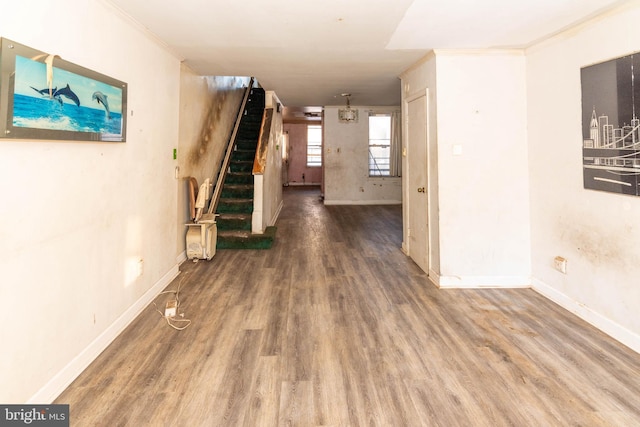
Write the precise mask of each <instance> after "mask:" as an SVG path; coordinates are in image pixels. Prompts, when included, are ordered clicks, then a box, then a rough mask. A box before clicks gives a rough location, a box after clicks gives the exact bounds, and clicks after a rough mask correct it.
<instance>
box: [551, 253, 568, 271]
mask: <svg viewBox="0 0 640 427" xmlns="http://www.w3.org/2000/svg"><path fill="white" fill-rule="evenodd" d="M553 266H554V267H555V269H556V270H558V271H559V272H560V273H562V274H567V259H566V258H563V257H561V256H557V257H555V258H554V259H553Z"/></svg>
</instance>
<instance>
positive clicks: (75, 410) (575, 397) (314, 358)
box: [56, 188, 640, 426]
mask: <svg viewBox="0 0 640 427" xmlns="http://www.w3.org/2000/svg"><path fill="white" fill-rule="evenodd" d="M318 196H319V193H318V191H317V190H315V189H313V190H309V189H305V188H301V189H300V188H288V189H286V191H285V208H284V210H283V212H282V214H281V217H280V219H279V220H278V224H277V226H278V232H277V235H276V242H275V244H274V246H273V248H272V249H271V250H266V251H261V250H247V251H238V250H222V251H219V252H218V253H217V254H216V256H215V257H214V258H213V259H212V260H211V261H209V262H206V261H201V262H199V263H197V264H194V263H192V262H185V263H184V264H183V265H182V267H181V270H182V273H181V274H180V275H179V276H178V278H177V279H176V280H175V281H174V282H173V283H172V284H171V285H170V286H169V288H168V289H176V287H177V286H178V283H179V282H180V281H182V287H181V292H180V296H181V311H184V312H185V315H186V317H188V318H190V319H191V320H192V321H193V323H192V324H191V326H190V327H188V328H187V329H185V330H184V331H176V330H173V329H171V328H169V327H168V326H167V324H166V323H165V321H164V320H163V319H162V318H161V317H160V316H159V314H158V313H157V312H156V310H155V308H154V307H153V305H151V306H149V307H147V309H146V310H145V311H144V312H143V313H142V314H141V315H140V316H139V317H138V318H137V319H136V320H135V321H134V322H133V323H132V324H131V325H130V326H129V327H128V328H127V329H126V330H125V331H124V332H123V334H122V335H121V336H120V337H118V338H117V339H116V341H114V342H113V343H112V345H111V346H110V347H109V348H108V349H107V350H105V352H104V353H103V354H102V355H101V356H100V357H99V358H98V359H97V360H96V361H95V362H94V363H93V364H92V365H91V366H90V367H89V368H88V369H87V370H86V371H85V372H84V373H83V374H82V375H81V376H80V377H79V378H78V379H77V380H76V381H75V382H74V383H73V384H71V386H70V387H69V388H68V389H67V390H66V391H65V392H64V393H63V394H62V395H61V396H60V397H59V398H58V399H57V401H56V403H68V404H70V411H71V425H73V426H240V425H244V426H282V425H287V426H288V425H292V426H364V425H367V426H567V425H576V426H578V425H580V426H632V425H640V355H638V354H637V353H635V352H633V351H631V350H629V349H628V348H626V347H624V346H622V345H621V344H619V343H617V342H615V341H614V340H612V339H611V338H609V337H607V336H606V335H604V334H603V333H601V332H599V331H598V330H596V329H595V328H593V327H591V326H590V325H588V324H586V323H585V322H583V321H581V320H580V319H578V318H577V317H575V316H573V315H572V314H570V313H568V312H566V311H565V310H563V309H561V308H560V307H558V306H556V305H555V304H554V303H552V302H550V301H548V300H546V299H545V298H543V297H541V296H540V295H538V294H537V293H535V292H534V291H532V290H528V289H517V290H438V289H437V288H436V287H434V286H433V285H432V284H430V283H429V282H428V280H427V278H426V276H425V274H424V273H422V272H421V270H419V269H418V267H417V266H416V265H415V264H413V262H412V261H411V260H410V259H408V258H407V257H406V256H405V255H404V254H403V253H402V252H401V251H400V249H399V247H400V245H401V239H402V223H401V221H402V218H401V216H402V215H401V208H400V207H399V206H375V207H372V206H328V207H324V206H323V204H322V203H321V202H320V201H319V198H318ZM166 298H167V297H166V296H160V297H158V298H157V300H156V301H157V302H158V305H159V306H164V301H165V299H166Z"/></svg>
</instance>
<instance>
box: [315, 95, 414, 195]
mask: <svg viewBox="0 0 640 427" xmlns="http://www.w3.org/2000/svg"><path fill="white" fill-rule="evenodd" d="M340 108H344V107H340V106H336V107H331V106H329V107H325V108H324V141H323V149H324V168H325V174H324V200H325V201H324V202H325V204H327V205H331V204H398V203H401V202H402V183H401V179H400V178H379V177H376V178H373V177H369V151H368V150H369V119H368V111H373V112H380V113H383V112H391V111H393V110H394V109H395V110H398V109H399V108H398V107H389V108H386V109H385V108H382V107H363V106H353V107H352V108H354V109H358V110H359V120H358V122H357V123H340V121H339V120H338V109H340Z"/></svg>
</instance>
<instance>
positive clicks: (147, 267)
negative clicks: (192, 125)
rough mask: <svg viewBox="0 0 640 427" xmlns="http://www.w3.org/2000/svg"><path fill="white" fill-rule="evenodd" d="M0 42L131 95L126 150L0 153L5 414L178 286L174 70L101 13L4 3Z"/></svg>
mask: <svg viewBox="0 0 640 427" xmlns="http://www.w3.org/2000/svg"><path fill="white" fill-rule="evenodd" d="M70 22H71V23H72V25H69V23H70ZM96 23H99V29H102V30H104V31H100V30H99V29H96ZM0 30H1V31H2V33H1V34H0V35H1V36H2V37H7V38H9V39H11V40H14V41H16V42H18V43H21V44H25V45H27V46H30V47H33V48H35V49H38V50H41V51H44V52H47V53H51V54H56V55H60V57H62V58H63V59H65V60H68V61H71V62H73V63H76V64H78V65H80V66H83V67H86V68H89V69H91V70H95V71H97V72H100V73H102V74H105V75H108V76H111V77H113V78H116V79H119V80H122V81H124V82H126V83H127V84H128V89H129V91H128V108H127V111H126V112H124V113H125V114H128V128H127V141H126V142H125V143H98V142H91V141H87V142H68V141H34V140H2V141H0V195H1V198H2V199H1V201H0V218H1V219H2V221H0V270H2V273H3V276H2V280H1V282H0V301H2V302H3V303H2V304H3V309H2V310H1V311H0V322H1V323H2V328H1V329H0V342H2V345H3V350H2V352H0V378H1V379H2V381H1V384H2V385H1V386H0V402H3V403H24V402H26V401H28V400H31V399H34V401H37V402H40V403H45V402H48V401H50V400H52V398H53V396H54V395H55V394H56V393H59V392H60V391H62V388H64V387H65V386H66V384H68V382H69V381H71V380H72V379H73V378H74V375H77V374H79V371H80V370H81V369H83V367H84V366H86V364H88V363H89V362H91V360H92V358H93V357H95V356H96V355H97V353H99V352H100V351H101V349H103V348H104V346H106V345H107V344H108V343H109V342H110V340H111V339H112V338H113V337H115V336H116V335H117V333H118V332H119V331H120V330H121V328H122V327H124V326H125V325H126V323H127V322H128V320H130V319H132V318H133V317H135V315H136V314H137V313H138V312H139V310H141V309H142V307H144V305H146V301H148V299H147V298H148V297H149V295H151V297H153V295H154V294H155V292H156V289H158V288H160V289H162V287H164V286H166V284H167V283H168V281H170V280H171V279H172V278H173V277H174V276H175V274H177V262H176V255H177V253H178V252H177V248H176V244H175V235H176V193H177V181H176V179H175V178H174V168H175V165H176V163H175V161H174V160H173V159H172V156H171V151H172V149H173V148H174V147H176V145H177V143H178V112H179V104H178V98H179V96H180V62H179V60H178V59H177V58H175V57H173V56H172V55H171V54H169V53H168V52H167V51H166V50H164V49H163V48H162V47H160V46H159V45H157V44H156V43H155V42H153V41H152V40H151V39H150V38H149V37H147V36H145V35H144V33H143V32H142V31H141V29H139V28H137V27H133V26H132V24H131V22H130V20H128V19H124V18H123V17H122V16H121V15H120V14H119V13H118V12H117V11H116V10H114V9H112V8H110V7H109V6H108V5H106V4H105V3H104V2H101V1H97V0H57V1H55V2H52V1H49V0H30V1H28V2H18V1H13V2H7V3H3V8H2V13H0ZM105 31H106V33H105ZM105 34H107V35H106V36H105ZM159 89H161V90H159Z"/></svg>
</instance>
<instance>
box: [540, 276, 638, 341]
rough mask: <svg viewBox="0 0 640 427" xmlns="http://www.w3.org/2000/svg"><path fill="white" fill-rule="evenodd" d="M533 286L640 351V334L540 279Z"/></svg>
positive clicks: (566, 308)
mask: <svg viewBox="0 0 640 427" xmlns="http://www.w3.org/2000/svg"><path fill="white" fill-rule="evenodd" d="M532 288H533V290H534V291H536V292H537V293H539V294H540V295H542V296H544V297H545V298H548V299H550V300H551V301H553V302H554V303H556V304H558V305H559V306H560V307H562V308H564V309H565V310H568V311H570V312H571V313H573V314H575V315H576V316H578V317H579V318H581V319H582V320H584V321H585V322H587V323H590V324H591V325H593V326H595V327H596V328H598V329H599V330H601V331H602V332H604V333H605V334H607V335H609V336H610V337H611V338H613V339H615V340H616V341H619V342H620V343H622V344H624V345H626V346H627V347H629V348H630V349H632V350H633V351H635V352H637V353H640V335H638V334H636V333H634V332H632V331H630V330H628V329H626V328H625V327H623V326H621V325H619V324H618V323H616V322H614V321H613V320H611V319H609V318H608V317H605V316H603V315H602V314H600V313H597V312H595V311H593V310H592V309H590V308H589V307H587V306H585V305H584V304H581V303H579V302H578V301H574V300H573V299H571V298H570V297H568V296H567V295H565V294H563V293H561V292H559V291H558V290H556V289H554V288H552V287H551V286H549V285H547V284H546V283H544V282H542V281H540V280H538V279H533V284H532Z"/></svg>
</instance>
